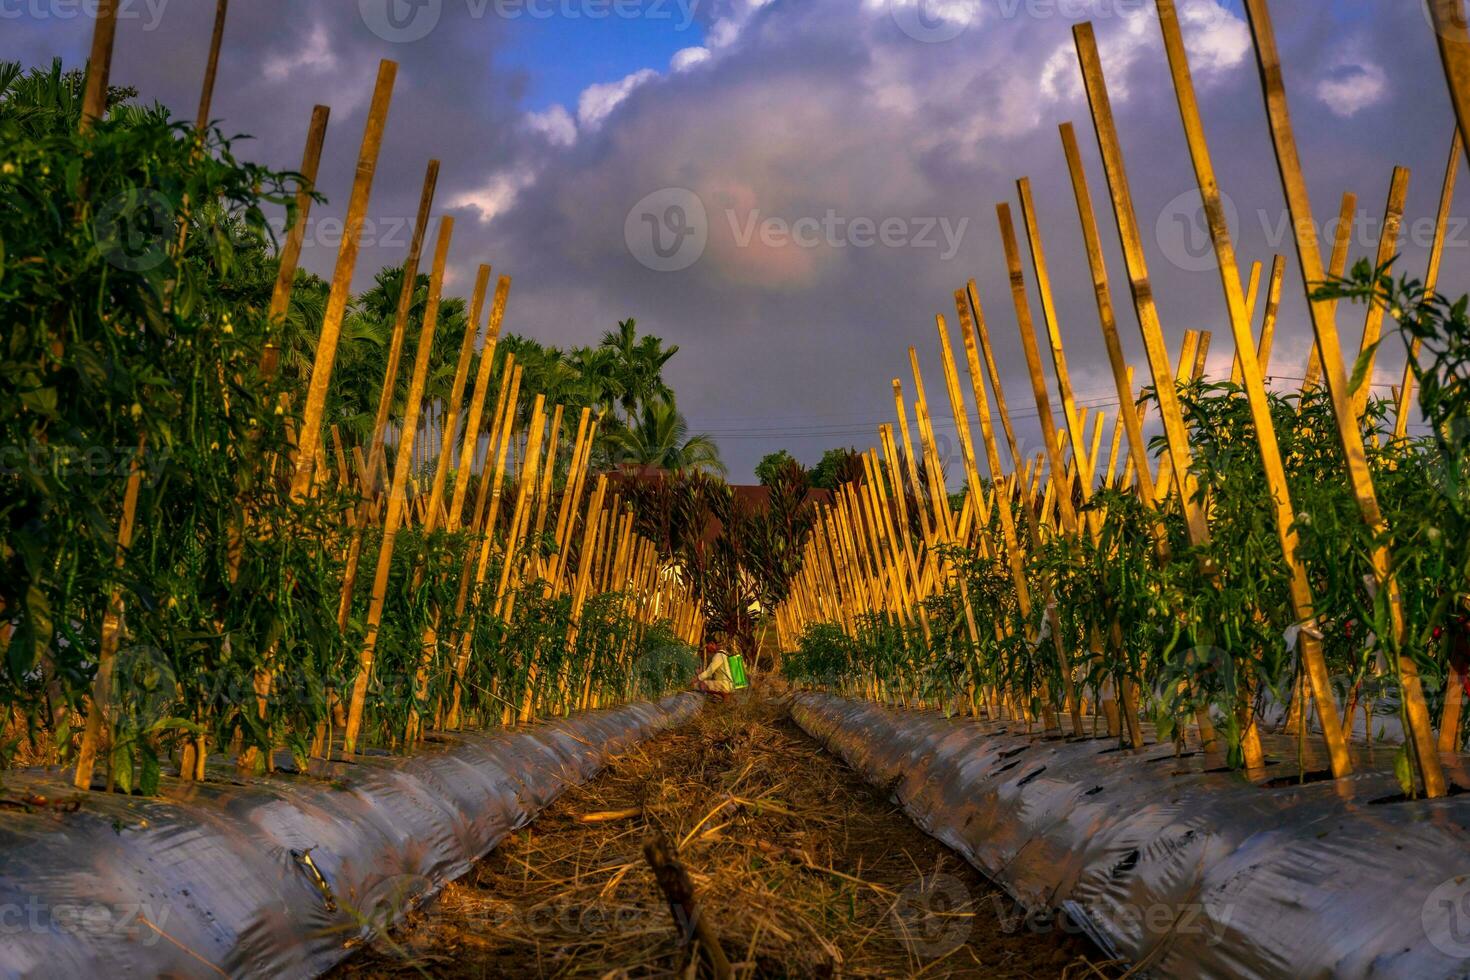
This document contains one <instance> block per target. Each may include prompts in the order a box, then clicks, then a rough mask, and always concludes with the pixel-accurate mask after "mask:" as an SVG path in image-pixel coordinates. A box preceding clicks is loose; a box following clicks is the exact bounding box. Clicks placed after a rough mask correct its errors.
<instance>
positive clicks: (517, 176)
mask: <svg viewBox="0 0 1470 980" xmlns="http://www.w3.org/2000/svg"><path fill="white" fill-rule="evenodd" d="M535 182H536V173H535V171H534V170H532V169H531V168H530V167H518V168H514V169H511V170H506V171H502V172H500V173H498V174H493V175H491V177H490V179H489V180H487V181H486V182H485V183H484V184H482V185H481V186H480V187H478V188H477V189H475V190H472V191H466V192H465V193H463V194H459V195H457V196H456V197H453V198H451V199H450V201H449V206H450V207H452V208H474V209H475V210H476V211H478V212H480V220H481V221H493V220H494V219H495V218H496V216H497V215H501V214H504V213H505V212H506V211H509V210H510V209H511V208H512V207H514V206H515V203H516V199H517V198H518V197H520V194H521V191H523V190H525V189H526V188H528V187H530V186H531V185H532V184H533V183H535Z"/></svg>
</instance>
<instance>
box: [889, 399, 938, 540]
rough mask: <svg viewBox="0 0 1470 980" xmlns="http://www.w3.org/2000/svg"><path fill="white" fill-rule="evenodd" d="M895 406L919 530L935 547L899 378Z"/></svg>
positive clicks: (894, 400)
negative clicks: (916, 510) (910, 438)
mask: <svg viewBox="0 0 1470 980" xmlns="http://www.w3.org/2000/svg"><path fill="white" fill-rule="evenodd" d="M893 404H894V411H895V412H897V414H898V432H899V435H900V436H901V437H902V439H903V455H904V461H905V462H906V463H907V468H908V473H909V490H910V491H911V492H912V493H913V495H914V504H915V506H916V507H917V509H918V515H919V528H920V530H922V531H923V533H924V543H925V544H926V545H927V546H928V547H930V548H933V547H934V530H933V529H931V527H930V524H929V512H928V510H927V508H925V507H924V491H923V487H922V484H921V483H920V482H919V464H918V461H917V460H916V459H915V457H914V444H913V443H912V442H911V441H910V440H909V417H908V408H907V407H906V406H905V405H904V400H903V384H902V382H900V381H899V380H898V379H897V378H894V379H893Z"/></svg>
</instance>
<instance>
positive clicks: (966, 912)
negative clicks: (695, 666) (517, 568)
mask: <svg viewBox="0 0 1470 980" xmlns="http://www.w3.org/2000/svg"><path fill="white" fill-rule="evenodd" d="M589 817H591V818H593V819H595V820H597V822H586V821H587V820H588V818H589ZM599 818H600V819H599ZM655 830H662V831H664V832H665V833H667V834H668V835H669V837H670V838H671V839H672V840H674V841H675V842H676V843H677V844H678V846H679V854H680V858H681V860H682V861H683V862H684V864H685V865H686V867H687V868H688V870H689V872H690V874H691V875H692V877H693V881H694V886H695V888H696V890H697V892H698V895H699V900H700V902H701V906H702V908H703V909H704V910H705V912H704V914H705V915H707V916H708V917H710V919H711V920H712V921H713V923H714V925H715V927H716V929H717V931H718V933H719V935H720V941H721V946H722V947H723V949H724V951H725V954H726V956H727V957H728V958H729V960H730V961H731V963H732V964H734V967H735V973H736V976H739V977H864V976H881V977H903V976H925V977H980V976H984V977H1059V976H1070V977H1083V976H1100V975H1102V970H1100V969H1099V967H1101V966H1102V964H1100V963H1098V962H1097V954H1096V951H1095V950H1094V949H1093V948H1092V947H1091V946H1089V945H1087V944H1086V943H1085V942H1084V941H1082V940H1081V939H1079V938H1077V937H1075V936H1072V935H1068V934H1067V933H1066V931H1065V930H1063V929H1062V928H1060V927H1052V926H1050V925H1049V924H1047V923H1038V922H1036V921H1026V920H1025V919H1024V917H1023V916H1022V915H1021V914H1020V913H1019V912H1018V910H1017V909H1016V908H1015V906H1014V905H1013V904H1012V903H1011V902H1010V900H1009V899H1007V898H1006V897H1005V895H1004V893H1002V892H1000V891H999V890H998V889H996V888H995V887H994V886H992V885H990V884H989V883H988V882H987V881H986V880H985V879H984V878H982V877H981V876H980V875H979V874H978V873H976V872H975V871H974V870H973V869H972V868H971V867H970V866H969V865H967V864H965V863H964V862H963V861H962V860H961V859H959V858H958V857H957V856H955V855H954V853H953V852H951V851H950V850H948V849H947V848H945V847H944V846H943V845H941V844H939V843H938V842H937V841H935V840H933V839H932V838H930V837H927V836H925V835H924V834H923V833H921V832H920V831H919V830H918V829H917V828H915V827H914V825H913V824H912V823H911V822H910V821H909V820H908V819H907V818H906V817H905V816H904V814H903V813H902V812H901V811H899V810H897V809H896V808H895V807H894V806H893V805H892V804H891V803H889V802H888V801H887V800H886V799H884V798H883V797H882V796H881V795H879V794H878V793H877V792H876V791H874V790H873V789H871V788H870V787H869V786H868V785H867V784H866V783H864V782H863V780H862V779H861V778H860V777H859V776H858V775H857V774H856V773H854V772H853V771H852V770H851V769H849V768H847V767H846V766H845V765H843V764H842V763H841V762H840V761H838V760H836V759H835V758H834V757H833V756H831V755H829V754H827V753H826V752H824V751H823V750H822V749H820V748H819V747H818V746H817V745H816V743H815V742H813V741H812V740H811V739H810V738H808V737H807V736H806V735H805V733H803V732H802V731H801V730H800V729H799V728H797V727H796V725H795V723H793V722H792V721H791V720H790V719H789V718H788V717H786V715H785V712H784V711H783V710H782V709H781V707H779V706H778V705H777V704H776V703H774V702H771V701H750V702H746V703H736V704H729V705H713V706H711V707H710V708H709V709H707V710H706V711H705V712H703V713H702V714H701V716H700V718H699V719H698V720H697V721H695V722H693V723H691V724H690V725H688V726H686V727H684V728H681V729H679V730H678V731H675V732H671V733H667V734H665V735H662V736H659V737H657V738H655V739H653V740H651V741H649V742H647V743H645V744H644V745H642V746H640V747H639V748H637V749H635V750H634V751H632V752H631V753H629V754H627V755H624V756H622V757H620V758H618V759H617V760H616V761H615V762H614V763H613V765H611V766H610V767H609V768H608V769H607V770H606V771H605V772H604V773H603V774H602V775H601V776H599V777H598V778H597V779H596V780H594V781H593V782H591V783H589V784H587V785H585V786H582V787H579V788H577V789H574V790H571V791H569V792H568V793H567V794H566V795H565V796H563V797H562V798H561V799H560V800H558V801H557V802H556V803H555V804H553V805H552V806H551V807H550V808H548V809H547V810H546V812H545V813H543V814H542V815H541V816H540V817H539V818H538V819H537V820H536V821H535V823H533V824H532V825H531V826H530V827H528V828H526V829H525V830H523V831H521V832H520V833H518V834H516V835H514V836H513V837H512V838H510V839H508V840H507V841H505V843H504V844H502V845H501V846H500V847H499V848H497V849H496V850H495V851H494V852H493V853H492V854H490V855H489V856H488V857H487V858H486V859H485V860H484V861H482V862H480V864H479V865H478V866H477V867H476V868H475V869H474V870H473V871H471V872H470V873H469V874H468V875H466V876H465V877H464V878H462V879H460V880H459V881H457V882H455V883H453V884H451V885H450V886H449V887H448V888H447V889H446V890H445V892H444V894H443V895H442V896H441V897H440V898H439V899H438V901H437V902H435V903H434V904H432V905H430V906H429V907H428V908H427V909H425V910H422V911H420V912H418V913H415V914H414V915H413V916H412V917H411V918H410V920H409V921H408V922H407V923H406V924H405V926H403V927H402V928H399V929H397V930H395V931H394V932H393V933H392V934H391V935H390V936H388V937H386V938H384V939H381V940H379V941H378V942H377V943H375V944H374V945H373V946H372V947H371V948H370V949H368V950H366V951H364V952H363V953H361V954H359V955H358V956H356V957H354V958H353V959H352V960H351V961H349V962H348V963H347V964H345V965H344V966H343V967H342V968H340V969H339V970H338V971H337V974H336V975H337V976H340V977H346V976H353V977H365V976H371V977H376V976H389V975H394V976H401V975H404V974H406V973H408V974H411V973H418V974H420V975H427V976H434V977H600V978H607V980H616V978H642V977H671V976H680V977H696V976H699V977H706V976H712V975H713V974H712V973H711V972H710V967H709V963H708V961H707V959H705V957H704V956H702V955H701V956H699V957H698V958H697V963H696V958H695V957H694V956H692V955H691V949H692V947H689V946H681V945H680V944H679V942H678V933H677V932H676V929H675V926H674V920H673V918H672V916H671V914H670V911H669V907H668V905H667V904H666V903H665V901H664V900H663V897H662V895H661V893H660V892H659V891H658V889H657V886H656V885H655V883H654V880H653V876H652V874H651V872H650V871H649V869H648V867H647V865H646V864H645V863H644V859H643V851H642V844H643V840H644V838H645V836H647V835H648V834H649V833H651V832H653V831H655Z"/></svg>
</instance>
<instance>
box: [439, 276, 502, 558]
mask: <svg viewBox="0 0 1470 980" xmlns="http://www.w3.org/2000/svg"><path fill="white" fill-rule="evenodd" d="M509 298H510V276H501V277H500V281H499V282H497V283H496V284H495V299H494V301H493V302H492V303H491V304H490V323H489V325H488V326H486V328H485V343H484V344H483V345H482V346H481V348H480V366H479V369H478V370H477V371H476V372H475V393H474V395H473V397H471V399H470V410H469V414H468V415H466V416H465V431H464V442H463V444H462V445H461V447H460V450H459V467H458V469H457V470H456V471H455V474H454V493H453V494H452V495H451V497H450V501H449V518H448V522H447V523H446V525H445V526H446V527H448V528H449V529H450V530H453V529H455V528H457V527H458V526H459V520H460V511H461V510H462V509H463V507H464V498H465V494H466V492H468V490H469V485H470V471H471V470H472V469H473V468H474V465H475V451H476V450H477V449H478V448H479V445H480V419H481V415H482V414H483V412H484V410H485V395H486V394H487V393H488V392H489V390H490V373H491V370H492V369H493V367H494V365H495V347H496V343H497V342H498V340H499V339H500V326H501V324H502V323H503V322H504V320H505V304H506V302H507V301H508V300H509ZM506 363H507V365H508V364H510V361H507V362H506ZM503 370H505V372H506V376H507V377H508V376H509V370H510V369H509V368H508V367H507V368H505V369H503ZM503 381H504V379H502V383H503ZM491 449H492V451H493V449H494V447H493V445H492V447H491ZM487 465H488V464H487Z"/></svg>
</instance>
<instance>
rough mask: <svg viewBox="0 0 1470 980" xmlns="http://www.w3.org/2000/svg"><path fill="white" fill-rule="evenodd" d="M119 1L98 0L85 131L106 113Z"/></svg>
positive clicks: (89, 60) (85, 94) (85, 98)
mask: <svg viewBox="0 0 1470 980" xmlns="http://www.w3.org/2000/svg"><path fill="white" fill-rule="evenodd" d="M117 4H118V0H97V15H96V20H95V21H94V22H93V24H92V51H91V54H90V55H89V56H88V58H87V86H86V88H85V89H84V90H83V94H82V121H81V131H82V132H83V133H85V132H88V131H89V130H91V128H92V126H93V124H95V123H97V122H99V121H101V119H102V117H103V116H105V115H106V114H107V83H108V80H109V79H110V78H111V76H112V46H113V41H114V40H115V39H116V37H117Z"/></svg>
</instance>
